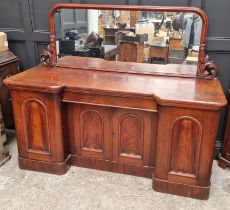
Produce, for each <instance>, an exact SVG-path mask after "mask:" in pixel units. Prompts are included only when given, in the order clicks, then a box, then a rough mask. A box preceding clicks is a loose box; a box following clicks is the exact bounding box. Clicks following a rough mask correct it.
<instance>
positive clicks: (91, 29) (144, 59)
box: [55, 9, 202, 66]
mask: <svg viewBox="0 0 230 210" xmlns="http://www.w3.org/2000/svg"><path fill="white" fill-rule="evenodd" d="M57 19H58V21H57ZM55 28H56V33H57V35H56V37H57V38H58V40H57V41H58V44H57V53H58V55H59V57H62V56H65V55H72V56H82V57H97V58H104V59H105V60H115V61H126V62H137V63H149V64H189V65H194V66H197V63H198V54H199V45H200V37H201V30H202V20H201V18H200V17H199V16H198V15H197V14H195V13H181V12H153V11H149V12H146V11H126V10H92V9H76V10H72V9H62V10H59V11H58V13H57V14H56V21H55Z"/></svg>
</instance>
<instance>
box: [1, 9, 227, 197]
mask: <svg viewBox="0 0 230 210" xmlns="http://www.w3.org/2000/svg"><path fill="white" fill-rule="evenodd" d="M80 7H84V8H88V9H92V8H93V9H95V8H98V9H100V8H104V7H103V6H101V5H100V6H98V5H97V6H96V5H77V4H58V5H56V6H55V7H54V8H53V10H52V11H51V17H50V18H51V20H50V22H51V44H50V46H49V49H48V51H45V52H44V53H43V54H42V57H41V62H42V63H43V65H38V66H36V67H34V68H32V69H29V70H27V71H25V72H22V73H20V74H17V75H15V76H12V77H10V78H7V79H5V80H4V84H5V85H6V86H7V87H8V88H9V89H10V90H11V95H12V102H13V110H14V117H15V124H16V133H17V143H18V150H19V157H18V160H19V167H20V168H21V169H26V170H34V171H41V172H47V173H54V174H59V175H61V174H64V173H66V172H67V170H68V168H69V166H71V165H74V166H80V167H87V168H93V169H98V170H105V171H111V172H117V173H124V174H130V175H135V176H141V177H146V178H151V179H152V187H153V189H154V190H156V191H158V192H164V193H170V194H176V195H181V196H188V197H192V198H197V199H207V198H208V196H209V191H210V177H211V169H212V163H213V152H214V147H215V140H216V134H217V129H218V123H219V113H220V110H221V109H222V108H223V107H224V106H225V105H226V103H227V102H226V98H225V95H224V93H223V90H222V87H221V84H220V82H219V81H218V79H216V78H215V79H212V75H213V74H214V77H215V76H216V74H215V73H216V69H215V67H216V66H215V64H214V63H213V62H211V61H208V58H207V57H206V59H204V58H203V57H202V56H203V54H202V53H203V50H204V46H203V45H202V47H201V51H200V57H199V61H202V62H200V64H198V67H197V68H198V70H197V72H196V73H195V74H194V77H191V76H186V75H185V74H183V75H181V72H182V71H183V69H185V70H186V71H187V72H189V67H185V66H184V65H176V64H175V65H170V64H168V65H154V64H144V63H133V62H122V61H106V60H103V59H102V58H92V57H78V56H66V57H63V58H61V59H58V60H56V59H57V58H56V54H55V53H56V52H54V51H53V50H55V44H54V43H55V41H54V34H53V32H52V23H53V22H52V21H53V14H54V12H53V11H56V10H58V9H60V8H80ZM107 7H108V8H111V9H113V10H115V9H116V10H118V9H129V10H134V11H135V10H137V9H139V10H140V9H142V10H147V9H148V10H151V9H152V10H153V9H158V10H159V9H160V10H163V9H166V10H167V11H176V9H177V10H178V9H181V10H182V11H187V10H186V9H188V8H172V7H162V8H161V7H160V8H159V7H157V8H156V7H152V8H151V7H143V8H140V7H135V6H133V7H128V6H111V5H110V6H107ZM105 8H106V5H105ZM189 10H194V11H198V9H196V8H189ZM199 12H200V14H203V13H202V11H199ZM204 20H205V19H204ZM204 23H206V22H204ZM150 68H151V69H152V70H153V72H152V73H142V72H147V71H148V69H150ZM138 70H141V71H140V72H138ZM202 71H203V72H202ZM204 71H207V72H208V73H209V75H205V74H204ZM154 72H155V73H154ZM162 72H165V73H162ZM167 72H168V73H169V74H168V75H167ZM170 72H171V73H172V72H173V75H172V74H170ZM202 73H203V76H202ZM188 75H189V74H188ZM86 178H87V177H86Z"/></svg>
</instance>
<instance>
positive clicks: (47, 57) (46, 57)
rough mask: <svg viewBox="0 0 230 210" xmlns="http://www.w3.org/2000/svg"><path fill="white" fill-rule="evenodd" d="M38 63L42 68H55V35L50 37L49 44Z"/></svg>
mask: <svg viewBox="0 0 230 210" xmlns="http://www.w3.org/2000/svg"><path fill="white" fill-rule="evenodd" d="M40 63H41V64H42V65H43V66H55V65H56V64H57V53H56V40H55V35H50V44H49V45H48V47H47V49H45V50H43V51H42V53H41V55H40Z"/></svg>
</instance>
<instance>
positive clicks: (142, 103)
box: [62, 92, 157, 112]
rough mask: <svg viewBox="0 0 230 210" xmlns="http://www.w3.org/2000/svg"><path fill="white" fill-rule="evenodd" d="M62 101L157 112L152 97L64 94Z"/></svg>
mask: <svg viewBox="0 0 230 210" xmlns="http://www.w3.org/2000/svg"><path fill="white" fill-rule="evenodd" d="M62 100H63V101H64V102H71V103H78V104H90V105H100V106H105V107H118V108H128V109H136V110H143V111H149V112H157V103H156V101H154V99H153V97H152V99H151V98H148V99H142V98H128V97H120V96H105V95H97V94H89V93H72V92H65V93H64V94H63V97H62Z"/></svg>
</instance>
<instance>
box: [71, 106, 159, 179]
mask: <svg viewBox="0 0 230 210" xmlns="http://www.w3.org/2000/svg"><path fill="white" fill-rule="evenodd" d="M67 112H68V127H69V131H68V133H69V141H70V143H69V145H71V146H70V148H69V151H70V153H71V160H72V162H73V164H75V165H80V166H83V167H93V168H96V169H102V170H110V171H114V172H120V173H128V174H134V175H135V174H137V175H140V176H144V177H146V176H147V177H151V176H152V172H153V166H154V155H153V154H152V155H150V154H151V153H153V152H154V149H155V142H156V141H155V137H156V127H155V128H154V127H153V126H154V125H156V123H157V121H156V113H152V112H147V111H140V110H133V109H128V108H115V107H103V106H97V105H87V104H78V103H77V102H76V103H67ZM108 161H110V166H109V164H108V163H109V162H108ZM138 168H145V170H144V173H143V172H141V171H137V169H138Z"/></svg>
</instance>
